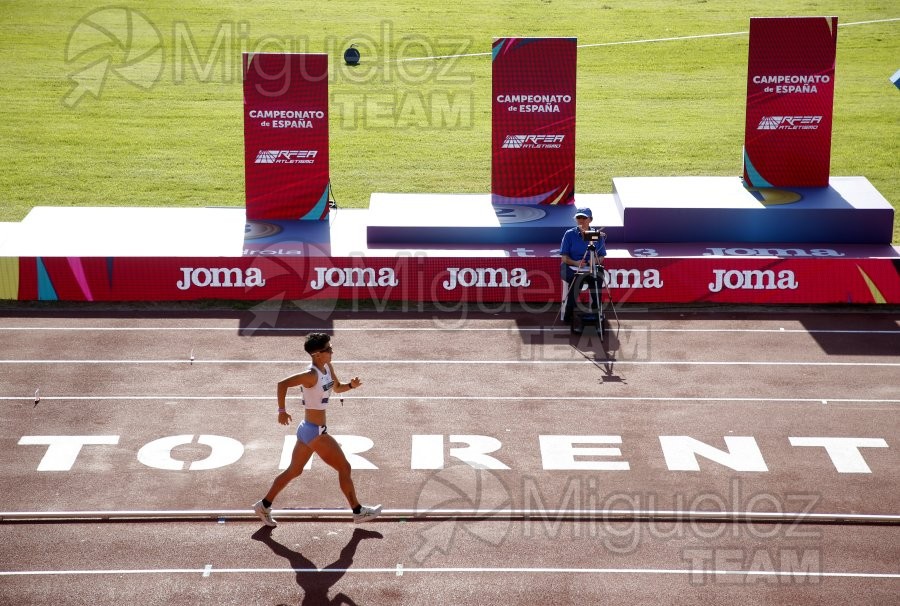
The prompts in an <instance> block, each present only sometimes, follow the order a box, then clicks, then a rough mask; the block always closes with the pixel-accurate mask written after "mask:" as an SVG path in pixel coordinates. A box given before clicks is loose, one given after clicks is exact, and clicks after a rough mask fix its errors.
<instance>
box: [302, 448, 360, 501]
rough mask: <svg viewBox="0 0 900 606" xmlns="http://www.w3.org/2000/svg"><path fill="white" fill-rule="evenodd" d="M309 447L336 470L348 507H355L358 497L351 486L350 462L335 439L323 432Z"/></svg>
mask: <svg viewBox="0 0 900 606" xmlns="http://www.w3.org/2000/svg"><path fill="white" fill-rule="evenodd" d="M310 447H311V448H312V449H313V450H314V451H315V452H316V454H317V455H319V456H320V457H321V458H322V460H323V461H325V462H326V463H327V464H328V465H330V466H331V467H333V468H334V469H335V470H336V471H337V472H338V481H339V482H340V483H341V491H342V492H343V493H344V496H345V497H347V502H348V503H350V508H351V509H355V508H356V507H358V506H359V499H357V498H356V489H355V488H354V487H353V480H352V479H351V477H350V463H349V462H348V461H347V457H346V456H344V451H343V450H341V447H340V445H339V444H338V443H337V440H335V439H334V438H332V437H331V436H330V435H328V434H327V433H324V434H322V435H320V436H319V437H318V438H316V439H315V440H313V441H312V442H310Z"/></svg>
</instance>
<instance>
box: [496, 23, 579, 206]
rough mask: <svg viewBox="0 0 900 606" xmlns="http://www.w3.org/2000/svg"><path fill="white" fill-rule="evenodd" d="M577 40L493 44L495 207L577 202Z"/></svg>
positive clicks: (508, 40)
mask: <svg viewBox="0 0 900 606" xmlns="http://www.w3.org/2000/svg"><path fill="white" fill-rule="evenodd" d="M576 58H577V45H576V39H575V38H497V39H495V40H494V46H493V107H492V116H493V136H492V141H493V144H492V151H493V156H492V162H491V193H492V197H493V201H494V204H572V203H574V201H575V76H576V67H577V66H576Z"/></svg>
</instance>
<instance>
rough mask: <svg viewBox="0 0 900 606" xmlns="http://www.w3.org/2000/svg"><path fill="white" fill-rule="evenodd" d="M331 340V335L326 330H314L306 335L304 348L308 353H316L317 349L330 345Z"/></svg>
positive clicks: (320, 349)
mask: <svg viewBox="0 0 900 606" xmlns="http://www.w3.org/2000/svg"><path fill="white" fill-rule="evenodd" d="M329 341H331V335H326V334H325V333H324V332H313V333H310V334H308V335H306V342H305V343H304V344H303V349H305V350H306V353H308V354H314V353H316V352H317V351H322V350H323V349H325V348H326V347H328V342H329Z"/></svg>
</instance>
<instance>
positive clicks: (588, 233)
mask: <svg viewBox="0 0 900 606" xmlns="http://www.w3.org/2000/svg"><path fill="white" fill-rule="evenodd" d="M605 237H606V234H605V233H604V232H602V231H600V230H599V229H588V230H585V231H583V232H581V239H582V240H584V241H585V242H597V241H599V240H601V239H602V238H605Z"/></svg>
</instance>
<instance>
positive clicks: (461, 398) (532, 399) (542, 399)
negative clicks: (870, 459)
mask: <svg viewBox="0 0 900 606" xmlns="http://www.w3.org/2000/svg"><path fill="white" fill-rule="evenodd" d="M273 398H274V396H272V395H264V396H257V395H247V396H178V395H170V396H165V395H163V396H154V395H142V396H45V397H44V398H43V399H44V400H46V401H57V402H69V401H72V402H78V401H86V402H91V401H97V402H119V401H122V402H135V401H138V402H142V401H147V402H155V401H160V400H166V401H169V400H171V401H175V402H181V401H206V402H221V401H225V400H238V401H241V400H246V401H254V400H263V401H269V400H272V399H273ZM346 399H347V400H374V401H384V402H405V401H409V400H413V401H416V402H419V401H425V402H443V401H449V400H454V401H473V402H496V401H507V402H546V401H554V402H556V401H560V402H578V401H584V402H619V401H621V402H678V403H685V402H700V403H703V402H731V403H747V404H758V403H760V404H761V403H772V404H900V399H889V398H735V397H727V396H725V397H663V396H566V395H562V394H554V395H551V396H405V395H394V396H351V397H348V398H346ZM6 401H9V402H17V401H23V402H24V401H27V402H30V401H31V397H29V396H0V402H6ZM288 403H296V404H298V405H299V403H300V400H299V398H298V399H297V400H296V402H293V401H292V400H291V399H290V398H289V399H288Z"/></svg>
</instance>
